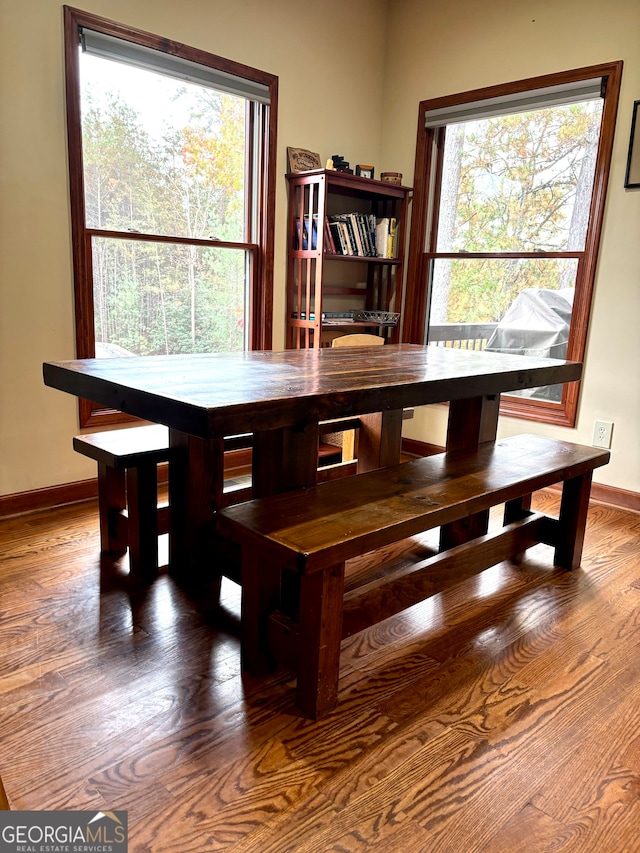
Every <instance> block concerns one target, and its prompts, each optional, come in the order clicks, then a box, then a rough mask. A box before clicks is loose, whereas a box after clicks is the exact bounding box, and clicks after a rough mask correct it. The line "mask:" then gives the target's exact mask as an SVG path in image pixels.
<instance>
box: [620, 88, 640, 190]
mask: <svg viewBox="0 0 640 853" xmlns="http://www.w3.org/2000/svg"><path fill="white" fill-rule="evenodd" d="M639 109H640V101H634V102H633V115H632V117H631V138H630V139H629V155H628V157H627V171H626V172H625V176H624V185H625V187H626V188H633V187H640V139H636V131H637V135H638V136H640V124H639V123H638V111H639Z"/></svg>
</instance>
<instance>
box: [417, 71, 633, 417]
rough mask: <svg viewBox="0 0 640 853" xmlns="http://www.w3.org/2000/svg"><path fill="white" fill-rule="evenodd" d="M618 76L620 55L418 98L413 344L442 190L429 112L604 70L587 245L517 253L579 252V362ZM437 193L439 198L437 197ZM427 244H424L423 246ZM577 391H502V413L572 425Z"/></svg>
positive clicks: (437, 134)
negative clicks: (554, 396)
mask: <svg viewBox="0 0 640 853" xmlns="http://www.w3.org/2000/svg"><path fill="white" fill-rule="evenodd" d="M621 76H622V62H621V61H619V62H610V63H604V64H602V65H592V66H588V67H585V68H578V69H575V70H571V71H564V72H559V73H555V74H546V75H543V76H541V77H533V78H529V79H525V80H518V81H516V82H512V83H505V84H502V85H498V86H490V87H487V88H484V89H475V90H473V91H470V92H463V93H461V94H456V95H447V96H445V97H441V98H435V99H429V100H426V101H421V102H420V106H419V114H418V135H417V144H416V160H415V170H414V197H413V214H412V220H411V233H410V242H409V258H408V264H407V289H406V302H405V312H404V326H403V340H404V341H407V342H412V343H423V341H424V338H425V332H426V327H427V322H428V316H427V310H428V301H429V299H428V297H429V293H428V268H429V264H430V261H431V259H432V257H433V255H434V254H437V256H438V257H441V253H436V252H435V242H434V241H435V234H436V231H437V216H438V203H437V200H439V197H440V180H441V175H442V160H443V152H444V127H437V128H425V117H426V113H428V112H430V111H432V110H436V109H445V108H447V107H452V106H455V105H458V104H465V103H469V104H471V103H473V102H475V101H482V100H485V99H490V98H502V97H506V96H509V95H514V94H517V93H520V92H527V91H530V90H535V89H544V88H547V87H550V86H561V85H566V84H569V83H574V82H578V81H581V80H589V79H593V78H596V77H601V78H602V80H603V90H604V93H605V95H604V104H603V113H602V124H601V130H600V141H599V144H598V153H597V158H596V167H595V175H594V184H593V192H592V196H591V208H590V212H589V223H588V226H587V234H586V240H585V248H584V251H583V252H560V253H546V252H545V253H537V252H536V253H518V254H519V255H522V256H525V255H527V254H530V255H531V256H533V257H541V256H544V257H546V256H556V255H557V256H561V257H577V258H578V270H577V273H576V287H575V297H574V308H573V314H572V318H571V327H570V330H569V341H568V347H567V359H568V360H569V361H584V355H585V350H586V343H587V331H588V326H589V317H590V314H591V302H592V297H593V287H594V281H595V273H596V265H597V260H598V250H599V245H600V236H601V233H602V222H603V218H604V208H605V201H606V192H607V185H608V181H609V171H610V165H611V152H612V149H613V137H614V131H615V123H616V116H617V110H618V99H619V94H620V80H621ZM434 200H436V201H435V202H434ZM425 245H426V246H427V249H428V251H426V252H425ZM452 256H453V257H464V258H473V257H474V254H473V253H459V254H453V253H452ZM492 256H493V257H512V256H513V254H512V253H500V252H496V253H492ZM482 257H486V255H485V254H483V255H482ZM579 392H580V382H571V383H568V384H566V385H564V387H563V392H562V401H561V403H560V404H557V403H551V402H549V401H545V400H531V399H519V398H516V397H505V398H503V399H502V401H501V404H500V412H501V413H502V414H506V415H511V416H514V417H519V418H525V419H527V420H536V421H541V422H544V423H553V424H558V425H562V426H568V427H573V426H575V422H576V417H577V410H578V398H579Z"/></svg>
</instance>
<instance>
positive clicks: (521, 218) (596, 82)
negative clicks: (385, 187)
mask: <svg viewBox="0 0 640 853" xmlns="http://www.w3.org/2000/svg"><path fill="white" fill-rule="evenodd" d="M621 70H622V66H621V63H612V64H611V65H606V66H597V67H591V68H585V69H580V70H578V71H573V72H566V73H564V74H557V75H549V76H547V77H543V78H535V79H532V80H525V81H520V82H518V83H514V84H509V85H506V86H500V87H493V88H490V89H483V90H476V91H474V92H466V93H464V94H462V95H458V96H451V97H447V98H441V99H438V100H435V101H425V102H423V103H422V104H421V105H420V124H419V127H420V128H421V129H420V130H419V132H418V147H417V155H416V172H415V174H416V186H415V200H414V213H413V222H412V232H411V246H410V256H409V277H408V285H407V299H406V308H405V326H404V337H405V339H406V340H412V341H416V342H424V341H428V342H429V343H434V344H437V345H445V346H461V347H465V348H475V349H487V350H490V351H497V352H510V353H517V354H529V355H542V356H549V357H555V358H567V359H570V360H577V361H582V360H583V358H584V352H585V345H586V333H587V324H588V319H589V313H590V307H591V294H592V290H593V280H594V275H595V266H596V258H597V249H598V242H599V235H600V230H601V225H602V216H603V210H604V198H605V191H606V183H607V177H608V170H609V162H610V158H611V147H612V139H613V128H614V124H615V113H616V109H617V100H618V91H619V86H620V74H621ZM578 384H579V383H572V384H571V385H568V386H564V387H563V386H553V387H547V388H537V389H533V390H532V391H530V392H527V394H526V395H525V394H524V393H523V394H522V395H521V396H518V395H515V394H514V395H509V396H505V397H504V399H503V401H502V406H501V410H502V411H503V412H505V413H508V414H512V415H518V416H521V417H527V418H531V419H538V420H544V421H548V422H552V423H559V424H565V425H571V426H573V425H574V423H575V417H576V410H577V401H578V387H577V386H578Z"/></svg>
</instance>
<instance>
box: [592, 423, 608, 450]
mask: <svg viewBox="0 0 640 853" xmlns="http://www.w3.org/2000/svg"><path fill="white" fill-rule="evenodd" d="M612 432H613V424H612V423H611V422H610V421H596V422H595V424H594V425H593V441H592V442H591V444H592V445H593V447H611V434H612Z"/></svg>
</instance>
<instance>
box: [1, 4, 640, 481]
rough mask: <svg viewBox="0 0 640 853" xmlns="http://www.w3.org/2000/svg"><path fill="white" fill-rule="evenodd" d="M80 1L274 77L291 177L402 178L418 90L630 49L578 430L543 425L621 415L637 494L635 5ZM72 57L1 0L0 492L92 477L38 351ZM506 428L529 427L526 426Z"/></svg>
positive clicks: (44, 17) (458, 86)
mask: <svg viewBox="0 0 640 853" xmlns="http://www.w3.org/2000/svg"><path fill="white" fill-rule="evenodd" d="M77 5H78V6H80V7H81V8H83V9H85V10H86V11H89V12H94V13H96V14H99V15H103V16H105V17H108V18H112V19H114V20H117V21H120V22H123V23H126V24H130V25H132V26H135V27H139V28H141V29H145V30H148V31H150V32H154V33H157V34H160V35H165V36H168V37H170V38H173V39H176V40H178V41H182V42H185V43H187V44H192V45H195V46H197V47H201V48H203V49H205V50H209V51H211V52H214V53H218V54H220V55H222V56H226V57H229V58H231V59H234V60H238V61H240V62H245V63H247V64H249V65H253V66H255V67H258V68H262V69H264V70H265V71H269V72H272V73H274V74H277V75H278V76H279V78H280V109H279V124H278V166H279V171H280V172H281V173H282V174H284V172H285V151H286V147H287V145H295V146H301V147H308V148H311V149H313V150H315V151H318V152H319V153H320V155H321V157H322V158H326V157H328V156H330V154H332V153H334V152H338V153H341V154H343V155H344V156H345V157H347V158H348V159H350V160H352V161H354V162H371V163H374V164H375V165H376V168H377V169H392V170H398V171H402V172H403V173H404V176H405V183H408V182H410V179H411V175H412V171H413V152H414V146H415V133H416V119H417V109H418V107H417V105H418V102H419V101H420V100H421V99H424V98H427V97H431V96H437V95H443V94H447V93H449V92H456V91H464V90H467V89H471V88H474V87H477V86H483V85H490V84H493V83H501V82H505V81H506V80H513V79H518V78H520V77H527V76H531V75H535V74H541V73H546V72H549V71H556V70H562V69H565V68H571V67H577V66H579V65H589V64H593V63H598V62H603V61H608V60H615V59H624V60H625V70H624V74H623V88H622V98H621V108H620V113H619V122H618V133H617V136H616V142H615V149H614V162H613V169H612V175H611V184H610V191H609V198H608V204H607V212H606V219H605V235H604V240H603V245H602V253H601V260H600V265H599V272H598V279H597V284H596V294H595V305H594V319H593V322H592V327H591V334H590V339H589V347H588V356H587V366H586V377H585V382H584V389H583V395H582V400H581V406H580V412H579V421H578V427H577V429H576V430H574V431H571V430H557V429H555V430H553V429H551V428H549V429H546V428H542V427H534V428H535V429H536V430H537V431H540V432H548V433H550V434H560V435H568V436H571V437H574V438H577V440H580V441H583V442H585V443H589V441H590V437H591V429H592V424H593V420H594V418H598V419H606V420H613V421H614V422H615V424H616V426H615V433H614V447H613V450H614V455H613V463H612V464H611V465H610V466H609V467H608V468H606V469H601V471H600V472H598V473H599V481H600V482H605V483H610V484H612V485H616V486H619V487H621V488H626V489H632V490H634V491H640V474H639V465H640V462H639V445H640V442H639V440H638V435H639V430H638V427H639V425H640V390H639V389H640V383H639V382H638V380H637V378H636V366H637V365H638V364H639V363H640V359H639V358H638V356H639V355H640V352H639V348H640V343H639V341H640V335H639V334H638V328H640V322H639V320H640V317H639V316H638V315H639V313H640V312H639V310H638V309H639V306H640V295H639V288H638V283H639V279H640V253H639V252H638V249H637V244H638V235H639V234H640V227H639V226H640V195H639V194H638V192H637V191H636V192H634V191H631V192H630V191H627V192H625V191H624V190H623V188H622V182H623V173H624V162H625V157H626V149H627V143H628V135H629V122H630V113H631V103H632V101H633V99H634V98H640V58H639V57H638V54H637V46H638V44H639V43H640V31H639V30H640V4H638V2H637V0H612V2H610V3H608V4H607V5H606V7H605V8H606V13H605V14H603V7H602V5H601V4H599V3H596V2H595V0H537V2H526V0H491V2H490V1H489V0H487V2H484V3H478V2H477V0H451V2H449V3H447V4H445V3H442V2H440V0H438V2H436V0H433V2H425V0H390V2H389V3H387V0H351V2H349V3H340V4H337V3H330V4H317V5H316V7H315V9H314V10H313V11H310V10H305V11H301V8H302V7H301V6H300V4H299V3H298V2H294V0H269V2H263V0H236V2H234V3H223V2H219V0H182V2H180V3H175V2H169V0H84V2H78V3H77ZM387 8H389V10H390V19H388V18H387ZM310 16H311V18H312V20H310ZM385 57H386V61H385ZM62 63H63V50H62V6H61V5H60V4H59V3H58V2H55V0H20V2H15V0H0V80H1V81H2V83H1V85H2V90H1V92H0V182H1V183H0V494H12V493H15V492H20V491H25V490H29V489H35V488H40V487H45V486H49V485H54V484H58V483H65V482H70V481H73V480H78V479H83V478H85V477H90V476H93V474H94V469H93V466H92V465H91V464H90V463H89V462H88V461H87V460H85V459H84V458H81V457H79V456H77V454H74V453H73V452H72V450H71V435H72V434H73V433H74V432H75V431H76V430H77V416H76V405H75V401H74V400H73V398H71V397H69V396H67V395H65V394H62V393H60V392H58V391H54V390H52V389H47V388H45V387H44V386H43V384H42V374H41V370H42V367H41V366H42V362H43V361H45V360H49V359H64V358H72V357H73V356H74V334H73V319H72V318H73V285H72V276H71V249H70V231H69V210H68V190H67V168H66V142H65V126H64V104H63V64H62ZM284 207H285V182H284V179H281V180H279V181H278V196H277V214H276V221H275V223H274V227H275V229H276V233H277V237H276V276H275V294H276V295H275V305H274V330H275V334H274V345H275V346H276V347H281V346H282V344H283V317H284V290H283V281H284V270H285V266H284ZM625 365H626V367H625ZM434 409H435V407H432V408H431V409H430V410H425V411H424V412H421V413H420V414H419V416H418V417H417V418H416V420H415V421H414V422H413V423H412V424H411V426H410V429H411V435H413V436H414V437H417V438H421V439H423V440H434V441H439V440H441V439H442V431H443V424H444V416H443V410H442V409H441V408H440V409H439V410H437V411H434ZM524 428H526V429H532V427H531V425H530V424H528V423H527V424H525V425H524ZM503 429H504V430H505V432H516V431H522V429H523V423H522V422H516V421H512V420H510V421H507V422H506V423H505V425H504V427H503Z"/></svg>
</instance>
